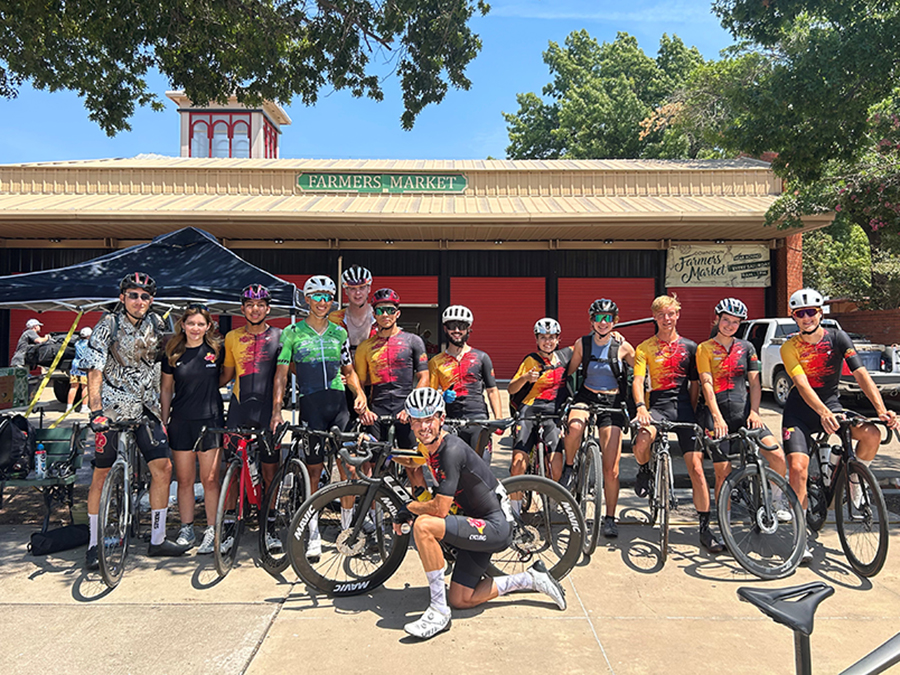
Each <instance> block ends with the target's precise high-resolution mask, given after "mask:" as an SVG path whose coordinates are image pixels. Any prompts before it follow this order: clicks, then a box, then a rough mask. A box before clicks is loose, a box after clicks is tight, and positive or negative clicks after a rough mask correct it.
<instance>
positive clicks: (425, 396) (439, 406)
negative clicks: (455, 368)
mask: <svg viewBox="0 0 900 675" xmlns="http://www.w3.org/2000/svg"><path fill="white" fill-rule="evenodd" d="M403 409H404V410H406V414H407V415H409V416H410V417H415V418H416V419H422V418H424V417H432V416H433V415H437V414H440V413H442V412H444V394H443V393H442V392H441V391H440V390H438V389H432V388H431V387H420V388H419V389H413V390H412V392H410V394H409V396H407V397H406V403H404V404H403Z"/></svg>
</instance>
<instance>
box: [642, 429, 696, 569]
mask: <svg viewBox="0 0 900 675" xmlns="http://www.w3.org/2000/svg"><path fill="white" fill-rule="evenodd" d="M651 424H652V425H653V426H654V427H656V438H654V439H653V444H652V445H651V446H650V463H649V464H650V476H651V477H650V494H649V495H648V496H647V498H648V500H649V503H650V525H651V526H653V525H656V524H657V520H658V521H659V562H660V564H663V565H664V564H665V562H666V559H667V558H668V556H669V516H670V514H671V512H672V510H673V509H676V508H678V499H677V498H676V496H675V475H674V473H673V472H672V454H671V450H670V448H669V432H673V431H677V430H678V429H690V430H691V431H693V432H694V434H695V436H696V438H703V435H704V433H705V432H704V430H703V428H702V427H700V426H698V425H696V424H694V423H693V422H670V421H669V420H653V421H652V422H651ZM632 428H633V429H634V432H635V434H637V432H638V431H639V430H640V429H641V426H640V425H639V424H637V422H635V421H632Z"/></svg>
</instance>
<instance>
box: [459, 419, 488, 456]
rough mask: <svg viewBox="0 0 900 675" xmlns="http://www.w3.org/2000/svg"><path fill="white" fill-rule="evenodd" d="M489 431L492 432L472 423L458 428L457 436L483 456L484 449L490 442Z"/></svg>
mask: <svg viewBox="0 0 900 675" xmlns="http://www.w3.org/2000/svg"><path fill="white" fill-rule="evenodd" d="M491 433H492V432H491V431H490V430H488V429H486V428H485V427H480V426H478V425H477V424H473V425H472V426H468V427H464V428H462V429H460V430H459V431H458V432H457V436H459V437H460V438H461V439H462V440H463V442H465V444H466V445H468V446H469V447H470V448H472V449H473V450H474V451H475V452H476V453H477V454H478V456H479V457H483V456H484V449H485V448H486V447H487V446H488V443H490V442H491Z"/></svg>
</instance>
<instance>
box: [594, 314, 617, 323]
mask: <svg viewBox="0 0 900 675" xmlns="http://www.w3.org/2000/svg"><path fill="white" fill-rule="evenodd" d="M613 318H615V317H613V315H612V314H594V321H596V322H597V323H602V322H603V321H606V322H607V323H612V321H613Z"/></svg>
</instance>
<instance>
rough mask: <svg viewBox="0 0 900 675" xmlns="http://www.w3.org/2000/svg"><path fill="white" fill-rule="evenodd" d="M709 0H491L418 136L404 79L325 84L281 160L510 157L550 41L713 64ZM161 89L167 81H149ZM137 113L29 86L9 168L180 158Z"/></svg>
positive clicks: (284, 140)
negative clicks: (512, 124) (468, 56)
mask: <svg viewBox="0 0 900 675" xmlns="http://www.w3.org/2000/svg"><path fill="white" fill-rule="evenodd" d="M710 7H711V0H670V1H668V2H665V1H663V0H631V1H630V2H627V3H625V2H609V1H608V0H494V1H493V2H491V12H490V13H489V14H488V16H487V17H484V18H481V17H478V18H476V19H474V20H473V28H474V30H475V31H476V32H477V33H479V34H480V35H481V38H482V42H483V48H482V51H481V53H480V54H479V56H478V57H477V58H476V60H475V61H474V62H473V63H472V64H471V65H470V66H469V69H468V76H469V78H470V79H471V80H472V87H471V88H470V89H469V91H458V90H451V91H450V92H449V93H448V95H447V97H446V98H445V99H444V101H443V102H442V103H441V104H439V105H437V106H435V105H432V106H429V107H427V108H426V109H425V110H424V111H423V112H422V113H421V114H420V116H419V118H418V120H417V122H416V125H415V128H414V129H413V130H412V131H403V130H402V129H401V127H400V121H399V120H400V114H401V113H402V101H401V97H400V92H399V84H398V82H397V81H396V79H388V80H386V81H385V82H384V85H383V86H384V90H385V100H384V101H382V102H381V103H376V102H374V101H369V100H367V99H354V98H353V97H352V96H350V95H349V94H346V93H344V92H330V91H323V92H322V94H321V96H320V100H319V102H318V103H317V105H316V106H314V107H311V108H307V107H305V106H303V105H302V104H300V103H295V104H293V105H288V106H285V109H286V110H287V112H288V115H290V117H291V119H292V120H293V124H292V125H291V126H288V127H284V128H283V132H284V133H283V135H282V137H281V156H282V157H285V158H317V159H348V158H359V159H482V158H485V157H487V156H489V155H490V156H493V157H498V158H501V157H505V156H506V152H505V148H506V145H507V143H508V138H507V134H506V124H505V122H504V120H503V117H502V116H501V111H503V112H515V111H516V109H517V106H516V94H517V93H520V92H527V91H534V92H538V93H539V92H540V90H541V88H542V87H543V86H544V84H546V83H547V82H548V80H549V73H548V71H547V67H546V65H545V64H544V62H543V61H542V56H541V55H542V53H543V51H544V50H546V48H547V44H548V42H549V41H551V40H552V41H555V42H560V43H561V42H563V41H564V40H565V37H566V35H568V34H569V33H570V32H572V31H573V30H580V29H582V28H584V29H586V30H587V31H588V32H589V33H590V34H591V35H592V36H593V37H594V38H596V39H598V40H600V41H612V40H613V39H615V36H616V32H617V31H624V32H627V33H630V34H631V35H634V36H635V37H637V39H638V42H639V43H640V45H641V47H642V48H643V50H644V51H645V52H646V53H647V54H649V55H655V53H656V50H657V48H658V46H659V38H660V36H661V35H662V34H663V33H668V34H670V35H671V34H676V35H678V36H679V37H680V38H681V39H682V40H683V41H684V42H685V43H686V44H688V45H693V46H696V47H697V48H698V49H699V50H700V52H701V53H702V54H703V56H704V57H706V58H707V59H710V58H717V57H718V55H719V51H720V50H722V49H724V48H725V47H727V46H728V45H730V44H731V43H732V39H731V36H730V35H729V34H728V33H727V32H726V31H724V30H723V29H722V28H721V26H720V25H719V22H718V19H717V18H716V17H715V16H714V15H713V14H712V13H711V11H710ZM152 84H153V86H154V87H156V88H158V91H159V93H160V95H161V96H162V95H163V94H164V92H165V91H166V90H167V89H169V88H170V87H169V86H168V83H167V82H166V81H165V79H164V78H162V77H161V76H158V77H157V78H156V79H154V80H153V81H152ZM166 103H167V104H168V108H167V110H166V111H165V112H162V113H155V112H153V111H151V110H149V109H139V110H138V111H137V112H136V114H135V115H134V117H133V118H132V120H131V125H132V131H130V132H123V133H120V134H119V135H117V136H116V137H114V138H109V137H107V136H106V134H105V133H104V132H103V131H101V130H100V128H99V127H97V126H96V125H95V124H93V123H92V122H90V121H89V120H88V117H87V112H86V111H85V109H84V106H83V104H82V102H81V100H80V99H79V98H78V97H77V96H76V95H75V94H74V93H68V92H58V93H54V94H49V93H47V92H41V91H35V90H33V89H31V88H29V87H27V86H25V87H23V88H22V89H21V90H20V92H19V97H18V98H16V99H13V100H9V101H7V100H0V122H2V124H3V128H5V129H7V133H6V134H4V135H3V136H2V137H0V163H2V164H9V163H18V162H34V161H50V160H69V159H94V158H105V157H133V156H134V155H137V154H139V153H158V154H161V155H170V156H176V155H178V115H177V113H176V112H175V105H174V104H173V103H172V102H171V101H169V100H168V99H166Z"/></svg>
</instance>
